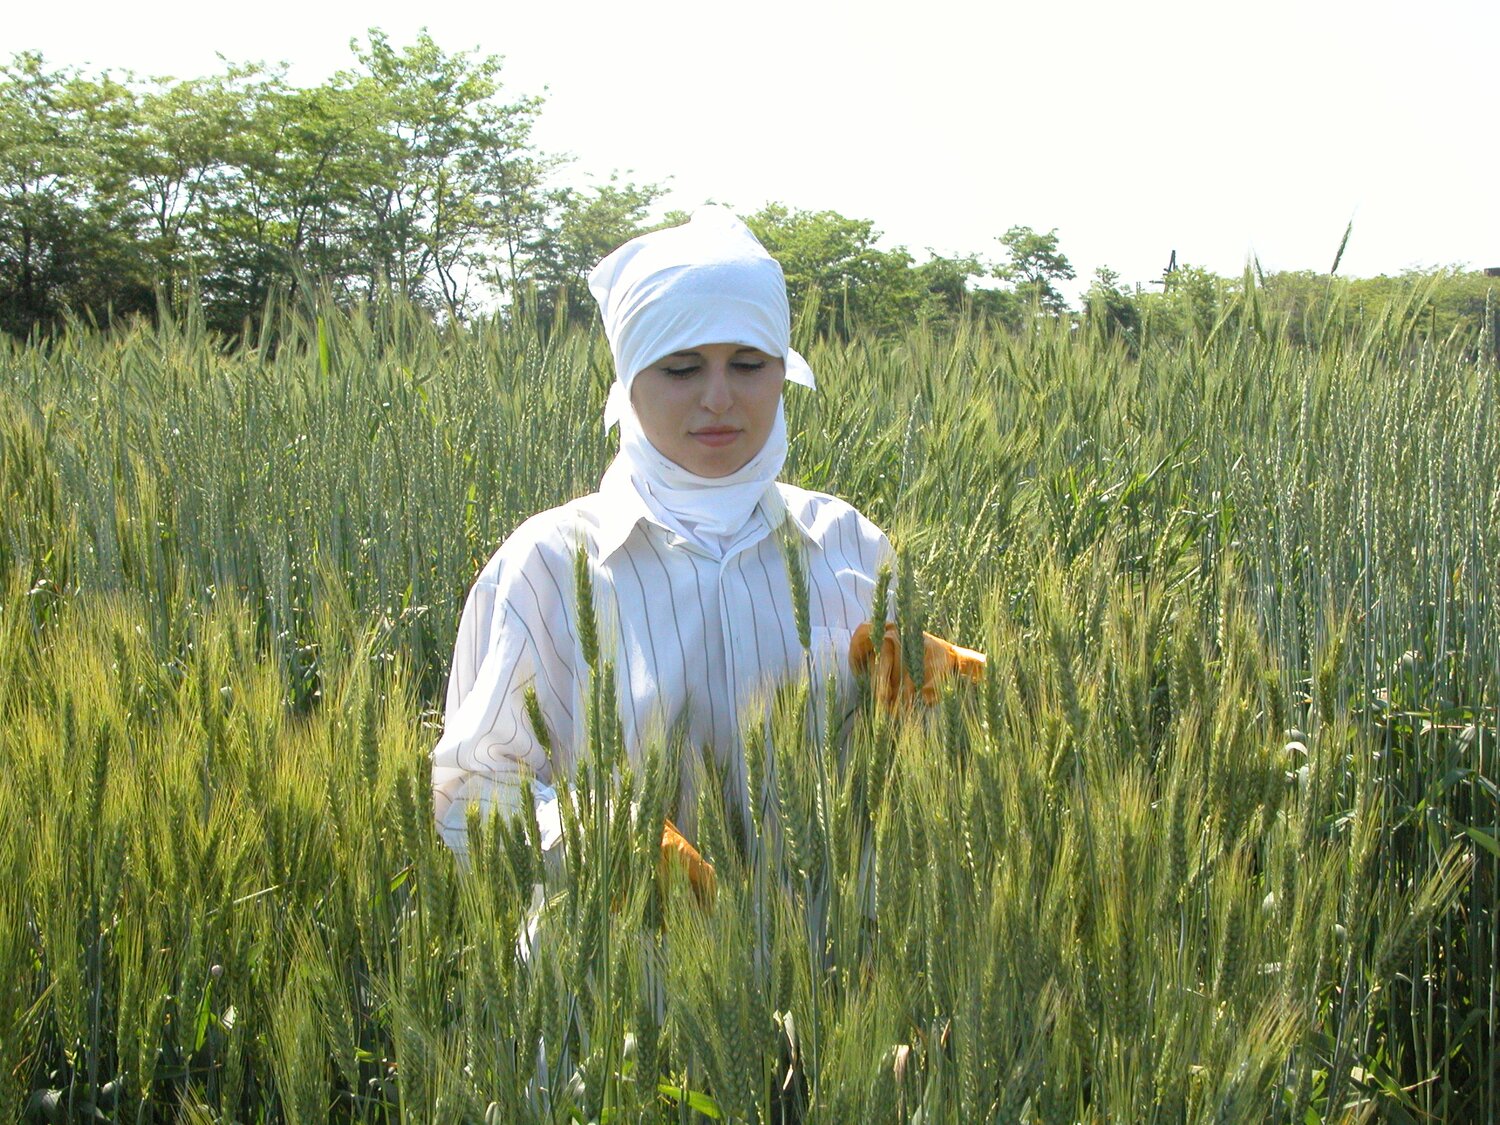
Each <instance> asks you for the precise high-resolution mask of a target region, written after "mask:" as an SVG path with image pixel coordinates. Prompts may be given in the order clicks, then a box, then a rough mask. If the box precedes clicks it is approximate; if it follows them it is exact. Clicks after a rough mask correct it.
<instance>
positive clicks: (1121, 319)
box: [1083, 266, 1141, 346]
mask: <svg viewBox="0 0 1500 1125" xmlns="http://www.w3.org/2000/svg"><path fill="white" fill-rule="evenodd" d="M1083 307H1084V312H1085V314H1086V315H1087V317H1088V322H1089V323H1090V324H1092V325H1094V326H1096V327H1097V328H1099V330H1100V331H1102V332H1103V333H1104V334H1105V335H1106V336H1122V337H1124V338H1125V339H1126V340H1127V341H1129V342H1130V343H1131V344H1132V346H1133V345H1134V344H1135V343H1136V342H1137V340H1138V339H1139V336H1140V329H1141V311H1140V309H1139V308H1137V307H1136V303H1135V301H1134V300H1133V299H1132V297H1131V294H1130V293H1128V292H1127V291H1126V290H1125V289H1124V288H1122V287H1121V285H1120V275H1119V274H1118V273H1116V272H1115V271H1114V270H1112V269H1110V268H1109V267H1108V266H1100V267H1099V268H1098V269H1097V270H1095V271H1094V283H1093V284H1092V285H1090V286H1089V290H1088V292H1087V293H1085V294H1084V295H1083Z"/></svg>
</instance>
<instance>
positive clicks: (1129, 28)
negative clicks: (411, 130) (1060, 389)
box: [0, 0, 1500, 293]
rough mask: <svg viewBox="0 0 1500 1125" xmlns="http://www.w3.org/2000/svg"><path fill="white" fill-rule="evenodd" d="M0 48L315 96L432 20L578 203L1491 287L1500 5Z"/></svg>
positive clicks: (646, 8) (486, 20) (222, 33)
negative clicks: (1013, 231) (492, 66)
mask: <svg viewBox="0 0 1500 1125" xmlns="http://www.w3.org/2000/svg"><path fill="white" fill-rule="evenodd" d="M7 7H8V9H9V10H8V11H7V12H6V14H5V16H4V18H3V20H0V55H3V56H5V57H8V56H9V55H10V54H11V53H12V52H14V51H19V50H22V49H37V50H40V51H42V52H43V54H44V55H45V56H46V58H47V59H48V60H49V61H50V62H52V63H54V64H62V63H67V64H75V65H79V66H82V67H84V68H85V69H87V70H89V71H98V70H101V69H105V68H110V69H114V70H123V69H130V70H134V71H136V72H137V73H142V74H173V75H176V76H179V77H193V76H198V75H204V74H209V73H214V72H217V71H219V70H221V69H222V64H221V63H220V62H219V60H218V59H217V58H216V57H215V55H216V53H222V54H223V55H225V56H227V57H228V58H230V59H232V60H235V61H252V60H253V61H264V62H278V61H285V62H287V63H289V64H291V77H292V79H293V80H294V81H297V82H302V83H307V84H311V83H316V82H319V81H321V80H322V79H324V78H325V77H327V76H328V75H329V74H330V73H331V72H333V71H334V70H337V69H339V68H341V67H345V66H348V65H349V64H350V63H351V62H352V56H351V54H350V51H349V45H348V44H349V40H350V38H351V37H354V36H360V35H362V34H363V32H364V30H365V29H366V28H367V27H371V26H374V27H380V28H382V29H384V30H385V32H386V33H387V34H388V35H389V36H390V38H391V40H392V42H393V43H395V44H397V45H404V44H406V43H409V42H411V41H412V40H413V39H414V38H415V36H416V34H417V32H418V30H419V29H420V28H422V27H424V26H425V27H426V28H427V29H428V30H429V31H430V32H431V34H432V36H433V38H434V39H436V41H437V42H438V44H439V45H440V46H441V47H443V48H444V49H445V50H447V51H450V52H456V51H463V50H477V51H479V52H481V53H484V54H498V55H502V56H504V58H505V69H504V72H503V73H504V75H505V77H506V81H507V84H508V87H509V89H510V91H511V92H513V93H517V94H519V93H527V94H531V93H539V94H545V96H546V99H547V102H546V106H545V108H544V109H543V111H542V115H541V120H540V123H539V126H538V129H537V132H536V134H535V137H536V140H537V142H538V144H539V146H540V147H542V148H543V149H545V150H548V151H553V152H569V153H572V154H573V155H574V156H575V157H576V158H577V159H576V163H575V164H574V166H573V172H572V173H571V174H570V175H571V179H572V181H573V182H578V183H583V182H587V177H588V176H591V175H592V176H597V177H599V178H604V177H607V175H608V173H609V172H610V171H611V170H614V169H618V170H620V171H622V172H628V174H629V177H630V178H634V179H637V180H641V181H655V182H663V183H668V184H669V185H670V186H672V188H673V189H674V190H673V193H672V195H671V197H670V198H669V199H667V200H666V201H665V205H666V206H674V207H682V208H691V207H692V206H694V205H695V204H697V203H700V202H702V201H704V200H705V199H709V198H712V199H714V200H717V201H720V202H724V203H728V204H731V205H733V206H735V207H737V208H739V209H740V210H742V211H749V210H753V209H755V208H757V207H759V206H760V205H761V204H762V203H764V202H765V201H767V200H777V201H781V202H784V203H787V204H789V205H791V206H793V207H800V208H808V209H823V208H831V209H833V210H836V211H839V212H841V213H842V214H844V215H847V216H850V217H855V218H867V219H872V220H874V221H875V224H876V226H877V227H878V228H879V229H881V230H883V231H884V232H886V238H885V240H884V245H887V246H890V245H895V244H897V243H900V244H904V245H906V246H907V247H908V248H909V249H911V250H912V251H913V252H915V253H916V254H917V255H918V257H919V258H920V257H922V256H924V255H923V251H924V250H925V249H927V248H929V247H930V248H932V249H934V250H936V251H938V252H942V253H953V252H974V253H978V254H980V255H982V256H985V257H989V258H997V257H1000V256H1001V250H1000V247H999V244H998V243H996V242H995V241H994V239H995V237H996V236H997V235H999V234H1001V233H1002V232H1003V231H1005V230H1006V229H1007V228H1008V227H1010V226H1011V225H1013V224H1017V223H1023V224H1026V225H1028V226H1032V227H1035V228H1036V229H1038V230H1042V231H1045V230H1049V229H1051V228H1054V227H1055V228H1057V231H1058V236H1059V239H1060V244H1061V248H1062V250H1063V252H1064V253H1066V254H1067V255H1068V256H1069V257H1070V259H1071V260H1072V262H1073V264H1074V266H1075V268H1076V269H1077V270H1078V274H1079V280H1078V283H1077V284H1076V285H1075V286H1074V287H1072V289H1073V291H1074V292H1075V293H1076V292H1077V291H1078V289H1081V288H1082V287H1084V286H1085V285H1086V284H1087V281H1088V278H1089V277H1090V275H1091V274H1092V272H1093V270H1094V268H1095V267H1096V266H1099V265H1109V266H1111V267H1113V268H1114V269H1115V270H1117V271H1119V273H1120V274H1121V275H1122V277H1123V278H1124V280H1125V281H1127V282H1137V281H1139V282H1146V281H1150V280H1152V279H1154V278H1156V277H1158V276H1159V275H1160V272H1161V270H1162V267H1163V266H1165V265H1166V262H1167V258H1168V255H1169V254H1170V253H1171V251H1172V250H1174V249H1175V250H1176V251H1177V253H1178V258H1179V260H1180V261H1182V262H1185V263H1191V264H1194V265H1201V266H1206V267H1207V268H1209V269H1212V270H1214V271H1215V272H1218V273H1221V274H1237V273H1239V272H1240V271H1241V270H1242V269H1243V268H1244V265H1245V262H1246V260H1247V258H1248V256H1249V255H1251V254H1255V255H1258V257H1259V259H1260V262H1261V265H1262V267H1263V268H1264V269H1266V270H1267V271H1271V270H1282V269H1314V270H1326V269H1327V268H1328V267H1329V265H1330V264H1331V263H1332V260H1333V255H1334V251H1335V250H1336V248H1337V246H1338V242H1339V239H1340V237H1341V236H1342V235H1343V232H1344V226H1345V224H1346V223H1347V222H1348V221H1349V220H1350V219H1351V218H1352V219H1353V221H1354V233H1353V236H1352V238H1351V240H1350V244H1349V249H1348V252H1347V253H1346V255H1345V258H1344V263H1343V265H1342V267H1341V272H1344V273H1349V274H1357V275H1369V274H1377V273H1396V272H1399V271H1401V270H1403V269H1405V268H1408V267H1413V266H1431V265H1450V264H1467V265H1468V266H1470V267H1473V268H1479V267H1483V266H1500V144H1497V142H1496V139H1495V112H1496V108H1495V107H1496V106H1497V105H1500V80H1497V75H1500V53H1497V52H1500V47H1497V44H1500V2H1497V0H1426V2H1425V3H1423V4H1417V3H1415V2H1413V0H1403V2H1400V3H1396V2H1391V0H1300V2H1299V0H1260V2H1258V3H1248V2H1245V0H1239V2H1237V3H1234V4H1228V3H1222V2H1215V0H1136V2H1134V3H1122V2H1121V0H1075V2H1074V3H1071V4H1054V5H1045V4H1039V3H1036V2H1035V0H1028V2H1025V3H1021V2H1017V0H1003V2H992V3H988V4H985V3H980V2H976V0H918V2H913V0H900V2H899V3H898V2H893V0H859V2H855V0H757V2H755V3H750V4H723V3H714V2H712V0H637V2H635V3H627V2H624V0H563V2H561V3H557V4H548V3H544V2H541V0H524V2H521V0H493V2H490V3H486V4H482V5H480V6H477V7H470V6H467V5H464V6H460V5H458V4H430V3H428V4H424V3H420V2H416V3H414V2H412V0H402V2H399V3H398V2H395V0H361V2H360V3H359V4H347V3H341V2H330V3H317V2H315V0H297V2H291V0H261V2H259V3H255V4H252V5H248V6H247V5H243V4H223V5H219V4H212V3H202V2H201V0H200V2H197V3H192V4H188V3H183V2H182V0H153V2H152V3H150V4H147V5H145V6H144V7H143V6H142V5H139V4H129V3H123V2H120V0H114V2H111V3H108V4H105V3H100V2H99V0H80V2H75V3H70V4H69V3H26V4H18V3H12V4H9V5H7Z"/></svg>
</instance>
